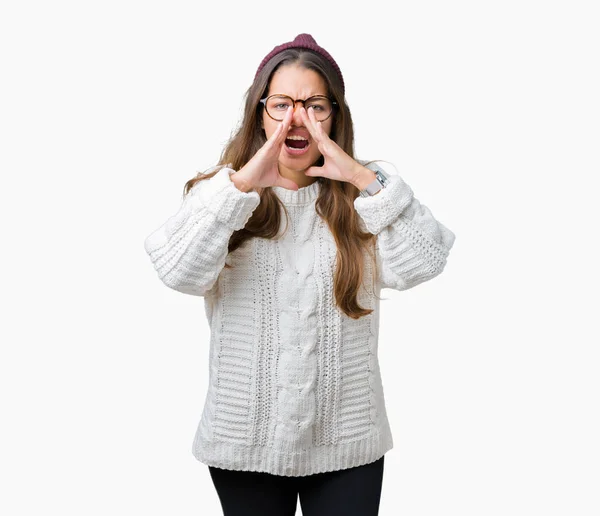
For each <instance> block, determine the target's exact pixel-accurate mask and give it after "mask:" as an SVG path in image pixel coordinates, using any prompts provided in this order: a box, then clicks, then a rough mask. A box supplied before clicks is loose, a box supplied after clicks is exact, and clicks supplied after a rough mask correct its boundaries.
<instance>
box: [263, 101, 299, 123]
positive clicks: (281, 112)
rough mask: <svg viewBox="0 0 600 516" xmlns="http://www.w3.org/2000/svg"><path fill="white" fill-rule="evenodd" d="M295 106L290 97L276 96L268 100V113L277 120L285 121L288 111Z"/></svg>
mask: <svg viewBox="0 0 600 516" xmlns="http://www.w3.org/2000/svg"><path fill="white" fill-rule="evenodd" d="M293 105H294V103H293V102H292V99H290V98H289V97H280V96H279V95H274V96H272V97H269V99H268V100H267V112H268V113H269V115H271V116H272V117H273V118H274V119H275V120H283V117H284V116H285V112H286V110H287V109H288V108H289V107H292V106H293Z"/></svg>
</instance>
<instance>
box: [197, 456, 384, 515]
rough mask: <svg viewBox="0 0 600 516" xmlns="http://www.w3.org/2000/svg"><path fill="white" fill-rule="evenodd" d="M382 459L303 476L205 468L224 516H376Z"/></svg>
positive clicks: (381, 479) (381, 478) (379, 495)
mask: <svg viewBox="0 0 600 516" xmlns="http://www.w3.org/2000/svg"><path fill="white" fill-rule="evenodd" d="M383 459H384V456H382V457H381V458H380V459H378V460H376V461H375V462H371V463H370V464H365V465H363V466H357V467H354V468H349V469H343V470H340V471H328V472H326V473H316V474H314V475H306V476H302V477H286V476H280V475H271V474H270V473H263V472H257V471H233V470H227V469H220V468H215V467H212V466H208V469H209V471H210V475H211V477H212V480H213V483H214V485H215V488H216V490H217V494H218V495H219V499H220V501H221V506H222V507H223V514H224V516H294V515H295V514H296V501H297V499H298V496H299V497H300V505H301V507H302V515H303V516H338V515H339V516H342V515H343V516H377V514H378V513H379V500H380V498H381V487H382V482H383Z"/></svg>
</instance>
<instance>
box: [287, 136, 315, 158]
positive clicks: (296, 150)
mask: <svg viewBox="0 0 600 516" xmlns="http://www.w3.org/2000/svg"><path fill="white" fill-rule="evenodd" d="M309 146H310V142H309V141H308V140H307V139H305V138H303V137H301V136H291V137H290V136H288V137H287V138H286V139H285V148H286V150H287V151H288V153H289V154H294V155H298V154H304V153H305V152H306V150H307V149H308V147H309Z"/></svg>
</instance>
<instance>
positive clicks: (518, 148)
mask: <svg viewBox="0 0 600 516" xmlns="http://www.w3.org/2000/svg"><path fill="white" fill-rule="evenodd" d="M593 4H594V2H591V1H590V2H582V1H570V2H567V1H562V2H557V1H546V2H542V1H538V2H535V1H523V0H520V1H512V0H504V1H501V2H500V1H496V2H490V1H487V2H485V1H484V2H482V1H455V2H442V1H420V2H410V3H409V2H401V3H392V2H389V3H385V4H384V3H383V2H376V1H373V0H370V1H369V2H366V3H362V4H354V5H353V4H352V3H346V2H335V3H334V2H328V3H325V2H313V3H311V2H304V3H302V4H296V3H293V2H291V3H285V2H260V3H256V2H249V3H244V4H242V3H238V4H236V3H232V2H218V3H217V4H216V5H214V6H210V7H209V6H208V4H207V3H203V2H191V1H170V2H148V1H146V2H141V1H133V0H119V1H118V2H116V1H106V0H105V1H103V2H82V1H79V2H76V1H70V2H67V1H55V2H39V1H38V2H31V1H30V2H28V1H21V2H12V3H11V4H4V6H3V7H2V9H1V11H0V20H1V21H0V42H1V43H2V45H1V48H2V50H1V51H0V52H1V56H2V58H1V66H2V68H1V69H2V81H1V82H0V88H1V96H0V99H1V103H2V104H1V105H2V107H1V113H0V128H1V129H0V130H1V134H0V137H1V140H0V145H1V147H2V151H1V156H0V159H1V170H2V185H3V188H2V190H1V191H2V194H1V195H2V202H1V203H0V204H1V210H2V212H1V214H2V240H3V242H2V249H3V251H2V255H1V256H2V269H3V272H4V274H3V284H2V289H1V291H2V298H3V306H4V308H3V310H2V313H3V316H2V320H3V322H2V325H1V328H2V336H1V341H2V348H1V349H2V356H1V357H0V387H1V393H2V394H1V396H2V397H1V415H2V424H1V426H0V432H1V434H2V435H1V439H0V473H1V475H2V478H1V485H2V496H1V497H0V512H1V513H2V514H6V515H10V516H13V515H15V516H16V515H25V514H27V515H30V514H31V515H33V514H35V515H42V514H44V515H45V514H61V515H64V516H66V515H89V516H91V515H103V516H104V515H108V514H110V515H131V514H144V515H172V514H177V515H178V516H184V515H198V514H203V515H219V514H221V512H220V506H219V501H218V498H217V495H216V492H215V490H214V488H213V485H212V483H211V480H210V476H209V473H208V470H207V468H206V466H205V465H203V464H201V463H200V462H198V461H196V459H195V458H194V457H193V456H192V454H191V445H192V439H193V435H194V432H195V430H196V425H197V423H198V421H199V419H200V415H201V410H202V406H203V402H204V396H205V392H206V391H205V389H206V386H207V359H208V347H207V342H208V327H207V323H206V320H205V316H204V305H203V299H202V298H197V297H193V296H186V295H183V294H180V293H178V292H175V291H172V290H170V289H168V288H167V287H165V286H164V285H163V284H162V283H160V282H159V280H158V278H157V276H156V274H155V272H154V270H153V268H152V266H151V263H150V261H149V259H148V257H147V255H146V254H145V251H144V248H143V241H144V239H145V237H146V236H147V235H148V234H149V233H150V232H151V231H153V230H154V229H156V228H157V227H158V226H159V225H160V224H162V222H163V221H164V220H166V218H168V217H169V216H170V215H172V214H173V213H174V212H175V211H176V210H177V208H178V206H179V204H180V202H181V196H182V193H183V185H184V183H185V181H187V180H188V179H189V178H190V177H193V176H194V175H195V173H196V170H198V169H205V168H207V167H209V166H211V165H212V164H214V163H216V160H217V159H218V156H219V155H220V152H221V150H222V148H223V146H224V144H225V142H226V141H227V139H228V138H229V137H230V136H231V134H232V131H233V128H234V127H235V126H236V125H237V124H238V122H239V118H240V115H241V109H242V95H243V94H244V92H245V91H246V90H247V88H248V87H249V85H250V83H251V81H252V79H253V77H254V73H255V71H256V68H257V66H258V64H259V63H260V61H261V60H262V58H263V57H264V56H265V55H266V54H267V53H268V52H269V51H270V50H271V49H272V48H273V47H274V46H276V45H278V44H280V43H283V42H286V41H290V40H292V39H293V38H294V37H295V36H296V35H297V34H299V33H301V32H308V33H311V34H312V35H313V37H314V38H315V39H316V40H317V42H318V43H319V44H320V45H322V46H323V47H325V48H326V49H327V50H328V51H329V52H330V53H331V54H332V55H333V56H334V58H335V59H336V61H337V62H338V64H339V65H340V67H341V70H342V73H343V74H344V79H345V81H346V85H347V92H346V93H347V101H348V104H349V106H350V109H351V111H352V115H353V119H354V123H355V132H356V150H357V155H358V157H360V158H363V159H384V160H388V161H390V162H392V163H393V164H394V165H395V166H396V167H397V168H398V171H399V172H400V174H401V175H402V176H403V178H404V179H405V181H406V182H408V183H409V184H410V185H411V187H412V188H413V190H414V192H415V195H416V197H417V198H418V199H419V200H420V201H421V202H422V203H424V204H425V205H427V206H428V207H430V208H431V210H432V212H433V213H434V214H435V215H436V217H437V218H438V219H439V220H440V221H442V222H443V223H444V224H445V225H447V226H448V227H449V228H451V229H452V230H453V231H454V232H455V234H456V237H457V238H456V243H455V247H454V248H453V250H452V253H451V256H450V257H449V259H448V264H447V267H446V270H445V271H444V273H443V274H442V275H441V276H440V277H438V278H435V279H434V280H432V281H431V282H428V283H425V284H422V285H421V286H419V287H418V288H415V289H413V290H410V291H405V292H396V291H390V290H386V291H384V292H383V294H384V296H385V297H387V298H388V299H389V300H387V301H385V302H383V303H382V313H381V335H380V361H381V367H382V375H383V381H384V388H385V394H386V400H387V406H388V412H389V417H390V423H391V425H392V431H393V435H394V445H395V446H394V448H393V450H391V451H390V452H389V453H388V454H386V461H385V475H384V485H383V493H382V500H381V512H380V514H382V515H396V514H402V515H405V516H426V515H435V516H440V515H460V516H471V515H472V516H481V515H486V516H492V515H494V516H495V515H499V516H500V515H501V516H506V515H509V514H510V515H511V516H517V515H523V516H530V515H538V514H539V515H542V514H543V515H545V516H549V515H565V516H566V515H569V516H571V515H577V516H597V515H598V514H600V496H599V491H598V489H599V486H600V467H599V464H600V444H599V439H598V436H599V435H600V420H599V401H600V400H599V392H600V385H599V384H600V381H599V378H598V369H599V366H600V363H599V362H600V361H599V356H600V353H599V350H598V345H599V343H600V338H599V332H598V329H597V327H596V325H595V324H594V323H593V321H592V319H593V318H594V317H597V315H598V287H599V282H598V272H597V270H598V263H599V258H600V257H599V253H598V243H597V242H598V236H597V233H598V221H599V220H600V218H599V216H598V215H599V214H598V211H597V208H596V206H595V205H596V203H597V200H598V190H597V186H596V185H597V182H596V180H597V178H598V174H599V172H600V167H599V161H600V160H599V148H598V144H599V136H600V134H599V132H600V130H599V119H600V109H599V107H600V106H599V98H600V96H599V95H598V92H599V91H600V77H599V66H598V63H599V55H598V54H599V52H598V49H599V48H600V41H599V39H600V38H599V35H598V34H599V32H598V25H599V21H600V20H599V17H598V15H597V12H595V11H594V10H593V9H592V7H593ZM391 5H394V8H393V10H391V9H392V7H391ZM298 514H300V508H298Z"/></svg>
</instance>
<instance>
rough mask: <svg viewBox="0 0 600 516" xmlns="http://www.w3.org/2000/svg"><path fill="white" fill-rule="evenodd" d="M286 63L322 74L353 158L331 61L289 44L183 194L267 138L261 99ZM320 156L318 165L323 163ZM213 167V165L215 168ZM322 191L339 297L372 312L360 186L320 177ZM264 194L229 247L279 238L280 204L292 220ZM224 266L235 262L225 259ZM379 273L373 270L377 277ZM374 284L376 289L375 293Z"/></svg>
mask: <svg viewBox="0 0 600 516" xmlns="http://www.w3.org/2000/svg"><path fill="white" fill-rule="evenodd" d="M284 64H286V65H287V64H297V65H299V66H302V67H304V68H307V69H309V70H314V71H315V72H317V73H319V74H320V75H321V76H322V77H323V79H324V80H325V82H326V84H327V87H328V90H329V91H328V94H329V96H330V97H332V98H333V99H334V100H335V101H336V102H337V104H338V108H337V109H336V112H335V113H334V115H333V116H334V120H333V124H332V128H331V133H330V135H329V137H330V138H331V139H332V140H334V141H335V142H336V143H337V144H338V145H339V146H340V147H341V148H342V149H343V150H344V152H346V153H347V154H348V155H349V156H350V157H351V158H354V128H353V124H352V117H351V115H350V109H349V107H348V105H347V104H346V100H345V97H344V94H343V90H342V84H341V82H340V80H339V77H338V75H337V73H336V72H335V70H334V69H333V68H332V66H331V64H330V63H329V62H328V61H327V60H325V59H324V58H323V57H321V56H320V55H319V54H317V53H316V52H312V51H310V50H307V49H296V48H292V49H286V50H284V51H283V52H280V53H279V54H276V55H275V56H274V57H273V58H272V59H271V60H270V61H268V63H267V64H266V65H265V66H264V68H263V69H262V70H261V71H260V73H259V74H258V75H257V76H256V78H255V80H254V82H253V83H252V85H251V86H250V88H249V89H248V90H247V92H246V94H245V98H246V102H245V107H244V118H243V120H242V123H241V126H240V128H239V129H238V131H237V133H236V134H235V135H233V136H232V138H231V139H230V140H229V141H228V143H227V145H226V146H225V148H224V149H223V152H222V153H221V157H220V159H219V162H218V164H217V166H216V170H214V171H212V172H209V173H206V172H199V173H198V174H197V175H196V177H194V178H192V179H190V180H188V181H187V182H186V183H185V186H184V195H187V193H188V192H189V191H190V189H191V188H192V187H193V186H194V185H195V184H196V183H197V182H198V181H202V180H204V179H209V178H211V177H213V176H214V175H215V174H216V173H217V172H218V171H219V170H221V169H222V168H223V167H224V166H230V167H231V168H233V169H234V170H240V169H241V168H242V167H243V166H244V165H245V164H246V163H247V162H248V161H250V159H251V158H252V157H253V156H254V155H255V154H256V152H257V151H258V150H259V149H260V148H261V147H262V146H263V145H264V144H265V142H266V141H267V137H266V134H265V132H264V129H262V127H261V120H262V109H264V105H263V104H262V103H261V102H259V100H260V99H261V98H263V97H264V96H265V95H266V94H267V92H268V89H269V83H270V80H271V77H272V75H273V73H274V72H275V70H277V69H278V68H279V67H280V66H282V65H284ZM323 162H324V158H323V156H322V155H321V156H320V158H319V159H318V160H317V161H316V163H314V166H321V165H323ZM211 168H212V167H211ZM317 181H321V188H320V192H319V196H318V198H317V199H316V201H315V209H316V211H317V214H318V215H319V216H320V217H321V218H322V219H323V220H324V221H325V222H326V223H327V225H328V226H329V230H330V231H331V233H332V235H333V237H334V239H335V243H336V246H337V255H336V269H335V275H334V295H335V302H336V304H337V306H338V307H339V309H340V310H341V311H342V312H344V313H345V314H346V315H347V316H349V317H351V318H353V319H358V318H360V317H362V316H363V315H368V314H370V313H371V312H372V311H373V310H372V309H365V308H362V307H361V306H359V304H358V301H357V294H358V291H359V288H360V286H361V284H362V282H363V276H364V269H365V263H364V256H365V251H366V252H367V253H368V255H369V256H370V257H371V260H372V263H373V271H376V270H377V269H376V267H377V264H376V259H375V252H374V245H375V236H374V235H373V234H372V233H369V232H364V231H362V230H361V229H360V227H359V216H358V214H357V213H356V210H355V208H354V199H356V197H357V195H358V190H357V188H356V187H355V186H354V185H352V184H351V183H347V182H345V181H332V180H330V179H327V178H324V177H319V178H318V179H317ZM256 191H257V192H258V193H259V194H260V204H259V205H258V206H257V208H256V209H255V210H254V212H253V213H252V216H251V217H250V219H249V220H248V222H247V224H246V225H245V227H244V228H242V229H240V230H239V231H235V232H234V233H233V234H232V236H231V239H230V240H229V246H228V251H229V252H232V251H234V250H235V249H237V248H238V247H239V246H240V245H241V244H242V243H243V242H244V241H245V240H247V239H249V238H252V237H262V238H270V239H272V238H276V236H277V233H278V231H279V227H280V217H281V214H280V207H283V210H284V211H285V213H286V231H287V225H288V223H289V217H288V212H287V210H286V209H285V206H284V205H283V203H282V202H281V200H280V199H279V197H277V195H276V194H275V193H274V192H273V191H272V190H271V188H256ZM225 267H226V268H229V267H231V265H229V264H225ZM375 274H376V272H374V274H373V278H374V277H375ZM374 291H375V290H374V288H373V292H374Z"/></svg>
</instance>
